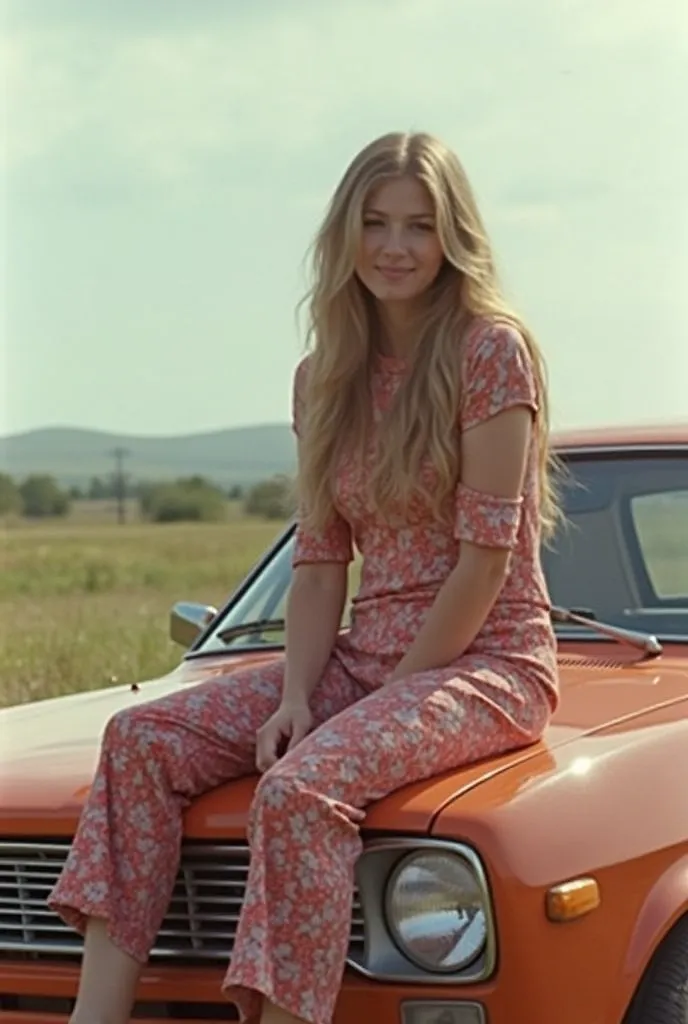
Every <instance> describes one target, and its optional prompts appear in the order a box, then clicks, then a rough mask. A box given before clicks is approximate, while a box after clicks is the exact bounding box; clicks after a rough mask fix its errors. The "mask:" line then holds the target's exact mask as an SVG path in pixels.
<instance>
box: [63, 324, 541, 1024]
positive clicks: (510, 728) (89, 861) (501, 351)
mask: <svg viewBox="0 0 688 1024" xmlns="http://www.w3.org/2000/svg"><path fill="white" fill-rule="evenodd" d="M464 370H465V382H464V388H463V394H462V411H461V420H460V424H459V426H460V429H462V430H468V429H470V428H471V427H473V426H475V425H476V424H478V423H481V422H483V421H484V420H487V419H489V418H490V417H492V416H494V415H495V414H497V413H498V412H500V411H502V410H504V409H506V408H509V407H511V406H515V405H526V406H528V407H530V408H531V409H533V411H536V410H537V408H538V395H537V392H536V386H535V380H534V376H533V372H532V365H531V362H530V357H529V355H528V352H527V349H526V347H525V344H524V342H523V339H522V338H521V336H520V335H519V334H518V333H517V332H516V331H515V330H514V329H513V328H511V327H509V326H506V325H502V324H490V323H486V322H482V323H480V324H478V325H477V327H476V328H475V329H474V330H473V331H472V333H471V334H470V335H469V336H468V338H467V339H466V345H465V354H464ZM306 372H307V359H306V360H304V361H303V362H302V363H301V364H300V365H299V367H298V368H297V371H296V375H295V379H294V428H295V430H296V432H297V433H298V430H299V423H300V418H301V393H302V387H303V375H304V373H306ZM404 372H405V367H404V365H403V363H401V362H400V361H399V360H396V359H389V358H385V359H381V360H380V362H379V364H378V368H377V370H376V373H375V375H374V377H373V401H374V407H375V415H376V419H377V420H378V421H379V420H380V419H381V417H382V416H383V414H384V411H385V409H386V408H387V406H388V403H389V401H390V399H391V398H392V397H393V395H394V393H395V390H396V388H397V386H398V384H399V381H400V380H401V378H402V376H403V373H404ZM537 446H538V442H537V439H536V437H535V436H534V438H533V442H532V450H531V452H530V455H529V461H528V467H527V472H526V477H525V482H524V488H523V493H522V495H521V496H520V497H519V498H518V499H516V500H504V499H501V498H495V497H492V496H490V495H487V494H482V493H477V492H475V491H473V490H470V489H469V488H468V487H466V486H465V485H464V484H462V483H459V484H458V486H457V488H456V493H455V496H454V501H453V508H452V509H451V512H452V516H451V519H452V524H453V525H449V526H447V525H446V524H444V523H442V522H440V521H438V520H437V518H436V517H435V516H434V515H433V514H432V511H431V509H430V508H426V507H424V504H423V503H422V502H421V501H420V500H419V501H417V502H416V503H415V504H413V505H412V508H411V509H410V511H409V513H408V515H407V516H406V519H405V521H403V522H401V523H400V524H398V525H393V526H392V525H390V524H389V522H387V521H385V520H384V519H382V518H381V517H379V516H377V515H376V514H375V513H374V512H371V510H370V509H369V508H368V507H367V505H366V501H365V492H364V487H363V486H362V481H361V479H360V475H359V471H357V470H356V469H355V467H354V466H352V465H350V464H348V463H347V462H346V461H345V462H344V463H343V464H342V466H341V467H340V472H339V473H338V478H337V483H336V488H335V492H336V493H335V498H336V506H337V514H336V517H335V519H334V521H333V522H332V523H331V525H330V526H329V528H328V529H327V530H325V531H323V533H322V534H321V535H318V536H315V535H313V533H307V532H306V531H305V530H304V529H303V528H301V527H299V528H298V530H297V535H296V545H295V553H294V563H295V565H299V564H301V563H307V562H342V563H347V562H349V561H351V559H352V557H353V545H354V543H355V544H356V546H357V547H358V549H359V550H360V552H361V553H362V556H363V567H362V576H361V583H360V588H359V591H358V593H357V595H356V597H355V598H354V600H353V605H352V621H351V628H350V630H349V631H348V632H347V633H343V634H341V635H340V637H339V638H338V640H337V642H336V644H335V647H334V649H333V651H332V654H331V657H330V660H329V663H328V665H327V668H326V670H325V672H324V674H323V676H322V678H321V680H320V682H319V685H318V686H317V687H316V689H315V691H314V693H313V696H312V698H311V708H312V712H313V715H314V718H315V723H316V728H315V729H314V731H313V732H312V733H311V734H310V735H309V736H308V737H306V739H304V740H303V741H302V742H301V743H300V744H299V745H298V747H296V748H295V749H294V750H293V751H291V752H290V753H288V754H287V755H285V756H284V757H283V758H282V759H281V760H280V761H278V762H277V764H276V765H275V766H274V767H273V768H272V769H271V770H270V771H268V772H267V773H265V774H264V775H263V776H262V778H261V779H260V782H259V784H258V787H257V789H256V792H255V796H254V800H253V803H252V807H251V813H250V818H249V828H248V839H249V843H250V848H251V863H250V870H249V877H248V883H247V889H246V895H245V900H244V905H243V909H242V914H241V918H240V921H239V925H238V930H237V935H236V942H235V945H234V950H233V954H232V959H231V963H230V966H229V969H228V972H227V976H226V979H225V985H224V990H225V992H226V994H227V996H228V997H229V998H230V999H232V1000H233V1001H234V1002H236V1004H237V1005H238V1007H239V1009H240V1012H241V1014H242V1019H246V1018H247V1017H249V1016H253V1015H258V1014H259V1013H260V1007H261V1004H262V998H263V996H267V997H268V998H269V999H270V1000H272V1002H274V1003H275V1004H277V1005H278V1006H280V1007H283V1008H284V1009H285V1010H287V1011H289V1012H290V1013H292V1014H294V1015H296V1016H297V1017H300V1018H302V1019H304V1020H305V1021H308V1022H310V1024H329V1022H330V1021H331V1019H332V1015H333V1013H334V1008H335V1002H336V998H337V993H338V990H339V987H340V983H341V979H342V974H343V970H344V966H345V959H346V954H347V948H348V942H349V929H350V918H351V903H352V891H353V882H354V865H355V862H356V859H357V857H358V856H359V854H360V852H361V838H360V833H359V827H360V824H361V822H362V821H363V820H364V817H365V808H366V806H367V805H368V804H370V803H371V802H372V801H375V800H378V799H380V798H382V797H384V796H385V795H387V794H389V793H390V792H392V791H393V790H395V789H397V788H398V787H400V786H403V785H405V784H407V783H412V782H417V781H419V780H421V779H425V778H428V777H430V776H432V775H435V774H438V773H440V772H445V771H448V770H451V769H455V768H458V767H459V766H462V765H465V764H467V763H469V762H473V761H477V760H479V759H482V758H486V757H491V756H494V755H497V754H500V753H503V752H505V751H508V750H511V749H515V748H518V747H521V746H525V745H527V744H529V743H532V742H535V741H536V740H537V739H539V738H540V736H541V735H542V733H543V730H544V729H545V726H546V725H547V722H548V720H549V718H550V716H551V713H552V710H553V709H554V707H555V706H556V703H557V672H556V659H555V639H554V634H553V631H552V627H551V623H550V618H549V598H548V594H547V588H546V585H545V580H544V576H543V573H542V569H541V565H540V556H539V547H540V531H539V498H538V447H537ZM364 471H365V469H364V470H363V471H362V472H364ZM430 471H431V470H430ZM462 540H466V541H469V542H474V543H478V544H481V545H487V546H493V547H501V548H507V549H509V550H510V551H511V559H510V563H509V570H508V575H507V578H506V580H505V583H504V585H503V587H502V590H501V592H500V594H499V596H498V598H497V601H496V603H495V604H494V606H493V608H492V610H491V611H490V613H489V615H488V617H487V620H486V622H485V623H484V625H483V627H482V629H481V630H480V633H479V635H478V636H477V637H476V639H475V641H474V642H473V644H472V645H471V646H470V648H469V649H468V650H467V651H466V652H465V653H464V654H463V655H462V656H461V657H460V658H458V659H457V660H456V661H455V662H454V663H453V664H451V665H448V666H447V667H445V668H442V669H434V670H431V671H426V672H419V673H417V674H415V675H411V676H409V677H407V678H405V679H403V680H401V681H399V682H395V683H394V684H392V685H389V686H385V682H386V680H387V679H388V677H389V675H390V673H391V672H392V671H393V669H394V668H395V666H396V664H397V662H398V661H399V659H400V658H401V657H402V656H403V655H404V653H405V652H406V650H407V649H408V647H409V644H410V643H411V641H412V640H413V638H414V636H415V635H416V633H417V631H418V629H419V627H420V625H421V623H422V622H423V619H424V617H425V615H426V613H427V612H428V610H429V608H430V607H431V605H432V603H433V600H434V597H435V595H436V594H437V592H438V590H439V588H440V587H441V585H442V583H443V582H444V580H445V579H446V578H447V576H448V575H449V573H450V572H451V571H452V569H453V568H454V566H455V565H456V562H457V559H458V557H459V550H460V545H461V541H462ZM282 679H283V660H282V659H279V660H277V661H275V662H271V663H268V664H263V665H259V666H257V667H254V668H249V669H242V670H240V671H236V672H234V673H231V674H228V675H227V676H225V677H221V678H214V679H212V680H210V681H208V682H206V683H203V684H200V685H198V686H196V687H194V688H192V689H189V690H180V691H179V692H177V693H174V694H171V695H169V696H166V697H163V698H161V699H158V700H155V701H151V702H148V703H146V704H143V705H140V706H137V707H132V708H127V709H125V710H123V711H120V712H118V713H117V714H115V715H114V716H113V718H112V719H111V720H110V721H109V723H108V725H107V727H106V730H105V733H104V737H103V742H102V748H101V755H100V761H99V765H98V769H97V772H96V775H95V780H94V783H93V786H92V789H91V792H90V794H89V797H88V800H87V803H86V805H85V807H84V810H83V813H82V817H81V821H80V823H79V827H78V830H77V833H76V836H75V838H74V842H73V845H72V849H71V851H70V855H69V857H68V860H67V863H66V865H65V867H64V870H63V872H62V875H61V877H60V879H59V880H58V882H57V885H56V887H55V889H54V890H53V892H52V893H51V896H50V899H49V903H50V906H51V907H52V908H53V909H55V910H56V911H57V912H59V913H60V914H61V915H62V917H63V918H64V919H65V920H66V921H67V922H69V923H71V924H72V925H73V926H75V927H76V928H78V929H80V930H82V931H83V929H84V927H85V924H86V919H87V917H89V916H94V917H99V918H104V919H106V920H107V922H108V928H109V934H110V936H111V938H112V940H113V941H114V942H115V943H116V944H117V945H118V946H119V947H120V948H121V949H123V950H125V951H126V952H127V953H129V954H130V955H131V956H132V957H134V958H135V959H136V960H138V961H140V962H141V963H144V962H145V961H146V959H147V957H148V954H149V951H150V949H151V947H152V946H153V944H154V941H155V938H156V935H157V932H158V929H159V927H160V925H161V923H162V919H163V917H164V915H165V913H166V910H167V907H168V904H169V900H170V897H171V893H172V889H173V885H174V881H175V877H176V873H177V869H178V862H179V850H180V843H181V839H182V811H183V809H184V807H185V806H186V805H187V804H188V803H189V801H191V800H192V799H193V798H194V797H196V796H198V795H200V794H201V793H203V792H205V791H207V790H208V789H210V788H212V787H215V786H218V785H220V784H221V783H224V782H227V781H228V780H230V779H235V778H238V777H239V776H242V775H246V774H249V773H251V772H252V771H254V770H255V769H254V757H255V735H256V732H257V730H258V729H259V728H260V726H261V725H262V724H263V723H264V722H265V720H266V719H267V718H268V717H269V716H270V715H271V714H272V713H273V712H274V711H275V710H276V709H277V707H278V705H279V702H280V696H281V688H282Z"/></svg>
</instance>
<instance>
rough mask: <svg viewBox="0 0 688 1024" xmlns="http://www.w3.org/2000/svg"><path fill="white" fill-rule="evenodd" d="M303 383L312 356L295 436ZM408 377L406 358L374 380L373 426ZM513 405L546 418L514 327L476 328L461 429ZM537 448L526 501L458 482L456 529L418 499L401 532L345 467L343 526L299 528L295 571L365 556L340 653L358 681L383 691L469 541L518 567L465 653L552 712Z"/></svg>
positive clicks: (452, 519) (300, 372)
mask: <svg viewBox="0 0 688 1024" xmlns="http://www.w3.org/2000/svg"><path fill="white" fill-rule="evenodd" d="M307 372H308V357H306V358H305V359H304V360H302V361H301V363H300V364H299V366H298V367H297V369H296V373H295V376H294V389H293V426H294V430H295V432H296V434H297V435H298V433H299V429H300V422H301V415H302V409H303V404H302V403H303V384H304V375H305V374H306V373H307ZM405 372H406V368H405V365H404V363H403V361H401V360H399V359H395V358H389V357H384V358H381V359H380V360H379V362H378V367H377V370H376V372H375V374H374V376H373V381H372V392H373V401H374V405H375V409H374V414H375V420H376V422H380V420H381V419H382V417H383V415H384V411H385V409H386V408H387V407H388V405H389V402H390V399H391V398H392V397H393V395H394V393H395V391H396V389H397V387H398V385H399V382H400V380H401V379H402V377H403V374H404V373H405ZM516 405H526V406H528V407H529V408H531V409H532V410H533V412H534V413H536V412H537V411H538V409H539V397H538V393H537V385H536V379H535V376H534V373H533V367H532V361H531V357H530V354H529V353H528V350H527V348H526V345H525V342H524V340H523V338H522V337H521V335H520V334H519V332H518V331H517V330H516V329H515V328H514V327H512V326H510V325H507V324H504V323H491V322H486V321H480V322H479V323H478V325H477V326H476V327H474V328H473V330H472V331H471V332H469V334H468V336H467V338H466V342H465V350H464V355H463V388H462V403H461V413H460V422H459V424H458V426H459V429H460V430H469V429H470V428H471V427H474V426H476V425H477V424H479V423H482V422H483V421H485V420H487V419H489V418H490V417H492V416H494V415H496V414H497V413H499V412H501V411H503V410H505V409H508V408H510V407H513V406H516ZM538 446H539V440H538V437H537V433H536V432H535V431H533V439H532V443H531V450H530V453H529V457H528V463H527V468H526V473H525V479H524V485H523V491H522V494H521V495H520V497H519V498H517V499H515V500H510V499H503V498H498V497H493V496H491V495H488V494H484V493H478V492H476V491H474V490H471V489H470V488H469V487H467V486H466V485H465V484H463V483H462V482H461V481H460V480H459V482H458V484H457V487H456V490H455V493H454V498H453V505H452V508H451V509H448V512H449V513H450V514H449V516H448V517H447V519H448V521H443V520H438V518H437V517H436V516H435V515H434V514H433V512H432V509H431V508H430V507H429V505H427V504H425V503H423V502H422V501H421V500H420V499H418V500H414V501H413V502H412V503H411V508H410V509H409V510H408V511H407V513H406V515H405V518H404V520H403V521H400V522H395V523H394V524H391V523H390V522H388V521H387V520H385V519H384V518H382V517H381V516H380V515H379V514H378V513H376V512H375V511H374V510H371V508H370V506H369V504H368V502H367V500H366V493H365V487H364V482H363V480H362V478H361V474H362V472H364V471H365V470H364V469H363V470H361V469H360V467H358V466H357V465H354V464H353V463H352V462H351V461H350V460H347V459H343V460H342V464H341V465H340V466H339V467H338V472H337V476H336V481H335V504H336V509H337V512H336V515H335V517H334V519H333V520H332V522H331V523H330V524H329V525H328V527H327V529H326V530H324V531H322V532H320V533H318V534H315V533H313V532H311V531H306V530H305V529H304V527H303V526H302V525H299V526H298V527H297V532H296V542H295V550H294V556H293V564H294V566H297V565H300V564H303V563H308V562H343V563H348V562H350V561H351V560H352V559H353V557H354V545H355V546H356V548H357V549H358V550H359V551H360V553H361V555H362V570H361V580H360V586H359V589H358V593H357V594H356V595H355V596H354V598H353V601H352V612H351V628H350V630H349V631H348V632H345V633H343V634H342V635H340V638H339V639H338V641H337V645H336V653H338V654H339V656H340V657H341V658H342V659H343V660H344V662H345V664H346V665H347V668H349V670H350V671H351V672H352V673H353V674H354V675H355V676H357V677H358V678H360V679H361V681H362V682H366V681H367V682H369V683H370V684H371V685H375V684H376V685H379V676H380V674H381V673H383V674H384V673H386V672H389V671H391V669H392V668H393V667H394V665H395V664H396V662H397V661H398V660H399V659H400V658H401V657H402V656H403V654H404V653H405V651H406V650H407V648H408V646H409V644H410V643H411V641H412V640H413V637H414V636H415V634H416V632H417V630H418V628H419V626H420V625H421V623H422V621H423V618H424V617H425V615H426V614H427V611H428V609H429V608H430V606H431V605H432V602H433V600H434V597H435V595H436V594H437V592H438V590H439V588H440V587H441V586H442V584H443V583H444V581H445V579H446V578H447V577H448V575H449V574H450V573H451V571H452V569H453V568H454V566H455V565H456V563H457V560H458V558H459V554H460V549H461V542H462V541H469V542H473V543H476V544H480V545H486V546H490V547H504V548H508V549H510V551H511V558H510V563H509V568H508V572H507V576H506V579H505V582H504V584H503V587H502V589H501V592H500V594H499V596H498V598H497V600H496V602H495V604H494V605H493V607H492V609H491V611H490V613H489V614H488V617H487V619H486V621H485V623H484V624H483V627H482V628H481V630H480V632H479V633H478V636H477V637H476V638H475V640H474V642H473V644H472V645H471V647H470V649H469V651H467V652H466V654H467V655H469V654H472V655H484V656H486V657H490V658H496V659H499V660H500V661H501V662H503V663H504V669H505V671H507V670H508V669H509V668H511V669H515V670H517V671H520V672H525V673H526V675H527V676H528V677H529V678H534V679H537V680H538V681H540V682H541V683H542V684H543V685H544V686H545V687H546V688H547V690H548V692H549V695H550V697H551V703H552V705H553V706H554V705H556V703H557V700H558V695H557V690H558V687H557V669H556V640H555V636H554V632H553V629H552V625H551V620H550V615H549V609H550V599H549V594H548V591H547V585H546V581H545V578H544V574H543V570H542V565H541V561H540V541H541V535H540V518H539V473H538V455H539V450H538ZM430 471H432V470H430ZM457 614H460V609H458V610H457ZM459 665H460V662H459V663H457V667H458V666H459ZM365 677H370V678H368V679H366V678H365Z"/></svg>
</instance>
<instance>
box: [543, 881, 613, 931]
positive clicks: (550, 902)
mask: <svg viewBox="0 0 688 1024" xmlns="http://www.w3.org/2000/svg"><path fill="white" fill-rule="evenodd" d="M601 902H602V900H601V898H600V887H599V885H598V884H597V882H596V881H595V879H594V878H574V879H572V880H571V881H570V882H561V884H560V885H554V886H552V888H551V889H550V890H549V892H548V893H547V917H548V918H549V919H550V921H575V920H576V919H577V918H579V917H583V916H584V915H585V914H589V913H590V911H591V910H596V909H597V907H599V905H600V903H601Z"/></svg>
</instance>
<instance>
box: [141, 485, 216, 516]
mask: <svg viewBox="0 0 688 1024" xmlns="http://www.w3.org/2000/svg"><path fill="white" fill-rule="evenodd" d="M139 501H140V504H141V513H142V515H143V516H144V517H145V518H146V519H149V520H150V521H151V522H154V523H178V522H201V523H217V522H221V521H222V520H223V519H224V518H225V516H226V513H227V504H226V499H225V497H224V495H223V493H222V491H221V490H220V489H219V488H218V487H215V486H214V485H213V484H211V483H208V482H207V481H206V480H203V479H202V478H201V477H191V478H189V479H187V480H177V481H176V482H175V483H170V484H149V485H147V486H146V487H145V488H142V489H141V492H140V497H139Z"/></svg>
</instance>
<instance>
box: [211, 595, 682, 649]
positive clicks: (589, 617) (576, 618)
mask: <svg viewBox="0 0 688 1024" xmlns="http://www.w3.org/2000/svg"><path fill="white" fill-rule="evenodd" d="M550 615H551V617H552V621H553V622H560V623H564V624H566V623H568V624H574V625H576V626H584V627H585V628H586V629H591V630H593V632H596V633H601V634H602V635H603V636H608V637H610V638H611V639H612V640H618V641H619V642H620V643H627V644H630V645H631V646H632V647H637V648H639V649H640V650H641V651H645V653H646V654H647V655H648V656H650V657H657V656H658V655H659V654H661V653H662V651H663V647H662V645H661V644H660V642H659V640H658V639H657V637H656V636H654V635H653V634H652V633H641V632H639V631H637V630H633V629H623V627H621V626H612V625H611V624H609V623H606V622H598V621H597V620H596V619H595V617H594V614H593V613H592V612H591V613H590V614H588V613H587V612H586V613H585V614H582V613H581V612H574V611H570V610H569V609H568V608H561V607H559V606H558V605H553V606H552V608H551V610H550ZM285 628H286V622H285V620H284V619H255V620H254V621H252V622H239V623H237V625H236V626H227V628H226V629H222V630H220V632H219V633H218V634H217V636H218V638H219V639H220V640H221V641H222V642H223V643H225V644H229V643H231V642H232V640H236V639H237V638H238V637H242V636H254V635H256V634H260V633H266V632H270V633H276V632H283V631H284V629H285Z"/></svg>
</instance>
